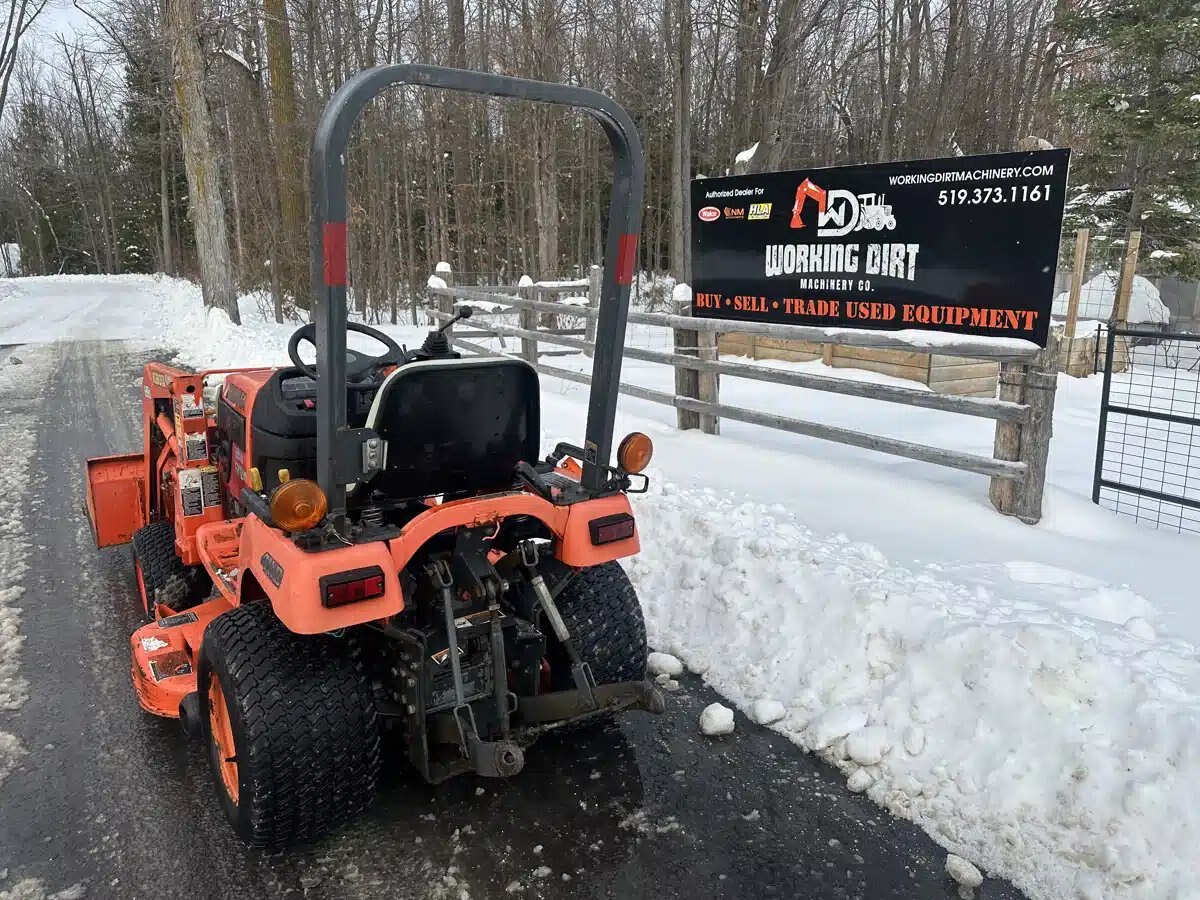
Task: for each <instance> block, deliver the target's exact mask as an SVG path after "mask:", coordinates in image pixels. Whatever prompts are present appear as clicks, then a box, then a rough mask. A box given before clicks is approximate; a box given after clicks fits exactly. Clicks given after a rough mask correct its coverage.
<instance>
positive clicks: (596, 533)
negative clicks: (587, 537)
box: [588, 513, 634, 545]
mask: <svg viewBox="0 0 1200 900" xmlns="http://www.w3.org/2000/svg"><path fill="white" fill-rule="evenodd" d="M588 528H589V529H590V530H591V532H592V543H593V544H597V545H599V544H611V543H612V542H613V541H623V540H625V539H627V538H631V537H633V532H634V524H633V516H631V515H630V514H629V513H617V514H616V515H615V516H605V517H604V518H602V519H592V521H590V522H588Z"/></svg>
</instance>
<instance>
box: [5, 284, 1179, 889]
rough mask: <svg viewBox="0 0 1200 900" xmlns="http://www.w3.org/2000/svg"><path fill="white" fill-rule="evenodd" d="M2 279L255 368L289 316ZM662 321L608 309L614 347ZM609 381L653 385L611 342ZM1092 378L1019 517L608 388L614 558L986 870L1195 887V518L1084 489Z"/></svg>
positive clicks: (20, 308) (697, 648) (960, 441)
mask: <svg viewBox="0 0 1200 900" xmlns="http://www.w3.org/2000/svg"><path fill="white" fill-rule="evenodd" d="M9 284H10V285H15V290H10V292H9V295H8V297H7V299H0V344H12V343H20V342H28V341H50V340H56V339H62V338H67V339H86V338H97V337H107V338H123V339H129V340H139V341H146V342H150V343H153V344H156V345H158V346H171V347H176V348H178V349H179V351H180V360H181V362H184V363H187V364H190V365H197V366H204V365H210V366H211V365H247V364H266V363H274V364H277V363H280V362H282V361H283V360H284V358H285V356H284V349H283V348H284V346H285V344H286V340H287V337H288V336H289V335H290V333H291V331H292V330H293V329H294V327H295V326H294V325H275V324H274V323H272V322H268V321H266V320H265V318H264V316H263V314H262V312H261V311H260V309H259V304H258V303H257V301H255V300H253V299H247V300H244V301H243V304H242V314H243V319H244V321H245V322H246V324H245V325H244V326H242V327H241V328H236V327H234V326H232V325H230V324H229V322H228V321H227V320H226V319H225V318H224V317H223V316H222V315H221V314H220V313H206V312H205V311H204V310H203V308H202V307H201V304H200V300H199V292H198V291H197V290H196V289H195V288H194V287H193V286H191V285H187V284H183V283H180V282H172V281H170V280H166V279H162V280H154V279H150V278H142V277H126V278H110V279H95V278H53V279H25V280H18V281H13V282H9ZM385 330H387V331H389V332H391V333H393V334H394V335H395V336H397V337H398V339H400V340H402V341H407V342H408V343H409V344H412V343H416V342H418V341H419V340H420V339H421V337H422V336H423V333H424V331H423V329H414V328H409V327H404V328H396V329H393V328H390V327H389V328H385ZM661 340H662V336H661V335H656V334H654V333H652V332H651V331H650V330H649V329H645V328H634V329H631V334H630V343H632V344H636V345H638V346H649V345H651V344H653V343H655V342H659V341H661ZM508 345H509V349H515V348H514V342H513V341H511V340H510V341H509V342H508ZM550 362H551V363H552V364H553V365H558V366H564V367H573V368H580V367H582V366H584V365H586V364H587V362H586V361H585V360H584V359H583V358H582V357H564V358H559V359H554V360H551V361H550ZM0 364H3V359H2V358H0ZM803 367H808V368H813V369H814V370H817V371H820V372H821V374H825V375H836V376H838V377H862V378H871V379H879V380H885V379H883V377H882V376H876V375H872V374H869V373H853V372H849V371H847V370H834V371H831V370H829V369H821V368H819V364H804V366H803ZM0 372H7V369H0ZM623 380H625V381H627V382H634V383H637V384H642V385H645V386H648V387H653V388H656V389H660V390H670V386H671V383H672V382H671V373H670V370H669V369H666V368H664V367H661V366H657V365H653V364H647V363H638V362H634V361H627V363H626V366H625V369H624V375H623ZM906 386H908V387H912V385H911V383H906ZM721 391H722V398H723V399H725V400H729V401H731V402H733V403H734V404H735V405H741V406H747V407H752V408H757V409H762V410H767V411H774V412H780V413H784V414H787V415H791V416H795V417H798V418H805V419H810V420H814V421H821V422H830V423H833V424H837V425H843V426H846V427H850V428H856V429H859V430H863V431H871V432H876V433H879V434H886V435H889V436H894V437H899V438H903V439H906V440H912V441H917V442H923V443H930V444H936V445H940V446H947V447H952V448H954V449H960V450H966V451H970V452H975V453H980V454H989V453H990V451H991V446H992V439H993V429H992V423H990V422H989V421H987V420H976V419H972V418H968V417H963V416H955V415H951V414H947V413H942V412H938V411H933V410H921V409H911V408H907V407H898V406H892V405H888V404H881V403H878V402H874V401H869V400H861V399H858V398H851V397H842V396H837V395H830V394H823V393H818V392H814V391H806V390H799V389H795V388H786V387H782V386H775V385H764V384H760V383H757V382H748V381H744V380H738V379H733V378H725V379H723V380H722V384H721ZM542 393H543V423H544V424H543V427H544V430H545V437H546V440H545V444H546V445H547V446H549V445H550V444H551V443H552V441H554V440H557V439H566V440H572V441H578V440H579V439H580V438H581V437H582V433H583V422H584V418H585V414H586V406H585V399H586V388H584V387H582V386H580V385H575V384H572V383H569V382H563V381H561V380H557V379H551V378H543V382H542ZM1099 393H1100V380H1099V379H1098V378H1092V379H1088V380H1085V381H1080V380H1074V379H1069V378H1065V377H1063V378H1060V381H1059V392H1058V405H1057V408H1056V415H1055V437H1054V441H1053V445H1052V449H1051V456H1050V466H1049V473H1048V488H1047V497H1046V516H1045V519H1044V520H1043V522H1042V524H1040V525H1038V526H1036V527H1029V526H1025V525H1022V524H1020V523H1019V522H1016V521H1013V520H1010V519H1006V518H1004V517H1002V516H1000V515H998V514H997V513H996V512H995V511H994V510H993V509H992V508H991V506H990V505H989V503H988V500H987V480H986V479H985V478H982V477H980V476H976V475H971V474H969V473H960V472H957V471H952V470H946V469H941V468H937V467H933V466H929V465H925V464H921V463H917V462H911V461H907V460H902V459H898V458H893V457H889V456H883V455H879V454H874V453H871V452H869V451H865V450H855V449H853V448H848V447H843V446H841V445H835V444H828V443H824V442H820V441H816V440H812V439H806V438H802V437H798V436H795V435H790V434H785V433H782V432H775V431H771V430H767V429H761V428H756V427H754V426H749V425H742V424H740V423H736V422H730V421H726V422H723V423H722V435H721V436H720V437H711V436H706V435H702V434H697V433H692V432H688V433H680V432H678V431H676V430H675V429H674V427H673V423H674V411H673V410H671V409H668V408H666V407H662V406H657V405H655V404H651V403H648V402H644V401H638V400H633V399H631V398H628V397H622V398H621V404H620V410H619V415H618V433H622V432H624V431H627V430H633V429H635V428H636V429H639V430H642V431H646V432H647V433H649V434H650V435H651V436H652V437H653V438H654V440H655V443H656V445H657V452H656V457H655V462H654V464H653V466H652V468H651V471H650V474H651V476H652V479H653V482H654V484H653V487H652V489H651V492H650V493H649V494H647V495H646V496H645V497H641V498H637V499H636V500H635V511H636V512H637V515H638V520H639V523H640V526H641V531H642V535H643V545H644V546H643V552H642V554H641V555H640V556H639V557H638V558H637V559H635V560H633V561H631V562H630V564H629V569H630V572H631V573H632V575H633V577H634V578H635V580H636V582H637V585H638V588H639V592H640V595H641V597H642V601H643V604H644V606H645V610H646V615H647V621H648V626H649V629H650V632H651V638H652V643H653V644H654V645H655V646H656V647H657V648H659V649H661V650H666V651H669V652H671V653H674V654H676V655H677V656H679V657H680V658H681V659H683V660H684V661H685V662H686V663H687V665H688V666H689V667H691V668H692V669H694V670H696V671H700V672H703V673H704V674H705V677H706V678H707V679H708V680H709V681H710V682H711V683H712V684H713V685H714V686H715V687H716V688H717V689H718V690H720V691H721V692H722V693H723V694H724V695H725V696H726V697H728V698H729V700H730V701H732V703H734V704H736V705H737V706H738V707H740V708H741V709H743V710H745V711H747V712H751V711H752V709H753V707H754V704H755V703H756V702H758V703H759V708H760V709H762V708H766V706H767V703H764V702H762V701H767V702H769V703H773V702H778V703H780V704H782V705H783V706H784V708H785V709H786V714H785V715H784V717H783V718H782V719H780V720H779V721H777V722H775V723H774V724H773V725H772V726H771V727H773V728H776V729H777V730H779V731H781V732H782V733H784V734H787V735H788V736H790V737H791V738H792V739H793V740H795V741H796V742H797V743H798V744H800V745H801V746H803V747H805V748H806V749H808V750H811V751H813V752H816V753H820V754H821V755H822V756H824V757H825V758H827V759H829V760H830V761H831V762H833V763H834V764H835V765H837V766H839V767H840V768H841V769H842V770H843V771H844V772H845V773H846V775H847V778H848V782H849V785H850V787H851V788H852V789H856V790H865V791H866V792H867V794H868V795H869V796H870V797H872V798H873V799H874V800H876V801H877V802H878V803H880V804H881V805H883V806H885V807H887V808H888V809H890V810H892V811H894V812H895V813H897V814H899V815H903V816H907V817H910V818H912V819H914V820H916V821H917V822H919V823H921V824H922V826H924V827H925V828H926V829H927V830H928V831H929V832H930V833H931V834H933V835H934V836H935V837H936V838H937V839H938V840H939V841H940V842H941V843H943V844H944V845H945V846H946V847H947V848H948V849H950V850H952V851H953V852H955V853H957V854H959V855H961V856H963V857H965V858H967V859H970V860H971V861H973V862H974V863H976V864H978V865H979V866H980V867H981V868H982V869H984V870H985V871H987V872H990V873H992V874H996V875H1003V876H1006V877H1009V878H1011V879H1012V880H1013V881H1014V882H1015V883H1016V884H1018V886H1020V887H1021V888H1023V889H1024V890H1025V891H1026V892H1028V893H1029V895H1030V896H1031V897H1034V898H1051V897H1053V898H1058V897H1069V898H1087V900H1092V898H1139V900H1140V898H1147V900H1148V898H1156V900H1157V898H1175V900H1183V898H1196V897H1200V884H1196V883H1195V872H1196V871H1197V870H1200V849H1198V848H1200V660H1198V657H1197V652H1196V649H1195V648H1196V646H1197V644H1200V611H1197V610H1196V609H1195V602H1194V601H1195V598H1196V590H1195V588H1194V579H1195V577H1196V571H1197V570H1196V562H1195V560H1196V559H1197V551H1200V540H1198V539H1197V538H1195V537H1186V536H1180V535H1175V534H1171V533H1166V532H1160V531H1154V530H1151V529H1149V528H1147V527H1145V526H1140V525H1137V524H1135V523H1132V522H1129V521H1127V520H1123V519H1119V518H1117V517H1115V516H1113V515H1112V514H1111V513H1110V512H1108V511H1106V510H1103V509H1099V508H1097V507H1095V506H1093V505H1092V504H1091V502H1090V491H1091V477H1092V466H1093V464H1094V459H1095V440H1096V420H1097V409H1098V406H1099Z"/></svg>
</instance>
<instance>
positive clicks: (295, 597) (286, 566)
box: [238, 515, 404, 634]
mask: <svg viewBox="0 0 1200 900" xmlns="http://www.w3.org/2000/svg"><path fill="white" fill-rule="evenodd" d="M238 556H239V561H240V570H241V575H240V576H239V587H238V597H239V602H247V601H248V600H251V599H253V598H252V597H249V596H247V592H248V591H255V592H256V590H257V589H256V588H254V586H253V582H257V585H258V588H259V589H261V591H262V593H264V594H265V595H266V597H267V599H268V600H269V601H270V602H271V608H272V609H274V610H275V615H276V616H278V617H279V620H280V621H281V622H282V623H283V624H284V625H285V626H286V627H287V628H288V630H289V631H293V632H295V633H296V634H321V633H323V632H327V631H337V630H338V629H339V628H348V627H350V626H351V625H361V624H362V623H364V622H372V621H375V620H377V619H384V618H387V617H389V616H394V615H396V614H397V613H399V612H401V611H402V610H403V609H404V595H403V592H402V591H401V589H400V578H399V575H398V574H397V569H396V568H395V566H394V564H393V563H392V556H391V553H390V552H389V551H388V546H387V544H386V543H384V542H383V541H377V542H374V543H369V544H355V545H354V546H349V547H338V548H335V549H333V550H322V551H320V552H317V553H309V552H306V551H304V550H301V549H300V548H299V547H297V546H296V545H295V544H294V543H293V542H292V540H291V539H290V538H289V537H288V536H287V535H286V534H284V533H283V532H282V531H280V530H279V529H278V528H272V527H270V526H269V525H267V524H266V523H264V522H263V521H262V520H261V519H259V518H258V517H257V516H254V515H250V516H247V517H246V519H245V521H244V523H243V525H242V533H241V547H240V550H239V554H238ZM374 568H378V569H379V571H380V573H382V575H383V596H381V597H375V598H372V599H370V600H359V601H357V602H355V603H349V604H347V605H345V606H338V607H334V608H329V607H326V606H325V605H324V603H323V599H324V589H323V586H322V584H321V579H322V578H325V577H327V576H337V575H343V574H345V573H349V572H359V571H362V570H370V569H374ZM247 572H250V573H253V582H251V580H249V579H247V578H246V573H247ZM363 574H364V576H365V575H366V574H367V573H366V572H363Z"/></svg>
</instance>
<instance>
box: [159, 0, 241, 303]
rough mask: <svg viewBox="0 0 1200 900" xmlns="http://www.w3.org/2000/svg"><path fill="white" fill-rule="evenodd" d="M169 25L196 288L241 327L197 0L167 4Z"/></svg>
mask: <svg viewBox="0 0 1200 900" xmlns="http://www.w3.org/2000/svg"><path fill="white" fill-rule="evenodd" d="M167 21H168V23H169V27H170V32H171V49H172V60H173V63H174V77H175V100H176V102H177V103H178V104H179V117H180V125H181V127H180V133H181V135H182V138H183V161H184V168H185V169H186V170H187V180H188V215H189V217H190V218H191V220H192V227H193V229H194V230H195V233H196V254H197V256H198V257H199V262H200V290H201V293H202V294H203V297H204V304H205V305H206V306H215V307H216V308H218V309H222V310H224V311H225V312H226V313H227V314H228V315H229V318H230V319H231V320H233V322H234V323H235V324H238V325H240V324H241V323H242V320H241V316H240V315H239V314H238V306H237V292H236V290H234V284H233V268H232V266H230V263H229V238H228V236H227V235H226V233H225V201H224V200H223V199H222V198H221V175H220V163H219V160H218V158H217V149H216V144H215V141H214V140H213V131H212V117H211V116H210V114H209V110H208V101H207V99H205V96H204V55H203V50H202V49H201V46H200V32H199V25H198V23H197V21H196V0H168V3H167Z"/></svg>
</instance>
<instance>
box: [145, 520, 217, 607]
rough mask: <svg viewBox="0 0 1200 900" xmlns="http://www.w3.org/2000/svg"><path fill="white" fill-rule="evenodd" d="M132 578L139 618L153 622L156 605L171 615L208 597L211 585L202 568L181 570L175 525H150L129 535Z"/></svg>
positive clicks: (183, 567) (185, 567)
mask: <svg viewBox="0 0 1200 900" xmlns="http://www.w3.org/2000/svg"><path fill="white" fill-rule="evenodd" d="M130 543H132V544H133V575H134V578H136V579H137V586H138V598H139V599H140V600H141V604H142V614H143V615H145V617H146V618H147V619H149V620H150V621H154V611H155V609H156V608H157V606H158V604H160V603H161V604H163V605H164V606H168V607H170V608H171V609H172V610H173V611H174V612H183V611H184V610H185V609H191V608H192V607H193V606H195V605H196V604H197V603H199V602H200V601H201V600H203V599H204V598H205V597H207V596H208V593H209V591H211V590H212V583H211V581H210V579H209V578H208V573H206V572H201V571H197V570H198V569H200V568H202V567H198V566H193V567H190V568H189V567H188V566H185V565H184V564H183V562H182V560H180V558H179V555H178V554H177V553H176V552H175V523H174V522H151V523H150V524H149V525H144V526H142V527H141V528H139V529H138V530H137V531H135V532H134V533H133V538H132V539H131V541H130Z"/></svg>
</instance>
